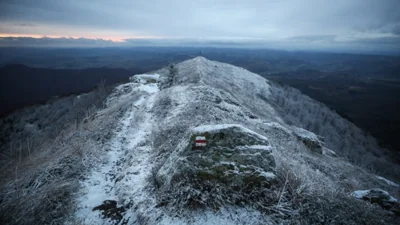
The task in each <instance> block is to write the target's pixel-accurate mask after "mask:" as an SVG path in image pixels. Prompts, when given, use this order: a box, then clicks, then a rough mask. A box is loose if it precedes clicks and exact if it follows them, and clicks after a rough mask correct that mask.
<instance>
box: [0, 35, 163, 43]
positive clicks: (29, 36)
mask: <svg viewBox="0 0 400 225" xmlns="http://www.w3.org/2000/svg"><path fill="white" fill-rule="evenodd" d="M5 37H15V38H19V37H27V38H72V39H79V38H85V39H91V40H97V39H101V40H106V41H112V42H116V43H123V42H125V40H126V39H163V37H156V36H130V37H118V36H116V37H113V36H112V37H93V36H61V35H40V34H11V33H0V38H5Z"/></svg>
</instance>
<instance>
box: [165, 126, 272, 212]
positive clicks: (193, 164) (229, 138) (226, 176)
mask: <svg viewBox="0 0 400 225" xmlns="http://www.w3.org/2000/svg"><path fill="white" fill-rule="evenodd" d="M196 137H201V138H200V140H201V143H203V144H202V145H201V146H200V147H196V139H197V138H196ZM204 144H205V146H204ZM271 153H272V149H271V146H269V144H268V140H267V139H266V138H265V137H263V136H261V135H259V134H257V133H255V132H253V131H251V130H248V129H246V128H244V127H242V126H239V125H212V126H200V127H196V128H194V129H193V130H192V134H191V136H190V137H189V141H188V142H187V145H186V147H185V148H184V149H183V150H182V151H181V152H180V153H179V155H178V157H173V158H170V159H169V160H172V161H173V162H170V163H168V162H167V163H166V164H165V165H174V166H173V167H172V168H171V167H169V168H166V167H168V166H163V167H162V168H161V169H160V171H159V172H158V174H157V181H158V182H159V184H160V185H161V189H163V190H164V191H165V193H168V194H167V195H164V201H165V198H168V195H169V197H171V196H174V197H173V198H174V200H177V199H180V200H183V201H184V202H186V203H187V204H194V202H195V203H196V205H206V206H214V207H217V206H218V205H222V204H223V203H226V202H228V203H237V202H238V201H239V202H245V201H246V199H244V198H245V193H247V192H251V191H252V190H254V189H255V188H260V189H262V188H268V187H269V186H270V185H271V184H272V183H273V182H274V181H275V180H276V176H275V171H274V168H275V160H274V157H273V156H272V154H271ZM182 190H185V191H182Z"/></svg>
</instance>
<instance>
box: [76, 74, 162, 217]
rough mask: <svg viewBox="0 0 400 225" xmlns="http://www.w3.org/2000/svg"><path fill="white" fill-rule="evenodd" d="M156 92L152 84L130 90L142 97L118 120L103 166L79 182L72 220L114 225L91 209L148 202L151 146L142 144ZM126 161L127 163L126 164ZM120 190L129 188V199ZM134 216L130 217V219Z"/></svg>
mask: <svg viewBox="0 0 400 225" xmlns="http://www.w3.org/2000/svg"><path fill="white" fill-rule="evenodd" d="M155 77H156V76H155ZM157 77H158V75H157ZM158 90H159V89H158V87H157V85H156V84H154V83H150V84H143V83H142V84H140V85H139V86H138V87H136V88H135V90H133V91H132V92H135V91H140V92H143V94H142V95H140V97H139V99H138V100H137V101H136V102H134V103H132V106H131V107H129V110H128V111H127V112H126V113H125V115H124V116H123V117H122V118H121V120H120V124H119V126H118V127H117V129H116V132H115V134H114V137H113V138H112V139H111V140H110V141H109V143H108V144H106V151H105V152H106V154H105V155H104V163H103V164H102V165H99V166H98V167H97V168H93V171H92V173H91V175H90V176H89V177H88V178H87V179H86V180H84V181H83V182H82V183H81V184H82V187H83V188H82V193H80V197H79V198H78V208H77V211H76V215H75V217H76V218H77V219H78V221H80V222H82V223H83V224H114V223H115V221H111V220H107V219H104V218H102V215H101V212H100V211H93V208H94V207H96V206H99V205H101V204H102V203H103V201H105V200H115V201H117V202H118V206H120V204H121V203H122V204H123V205H126V204H132V202H134V203H135V204H134V205H136V206H137V205H138V204H140V203H141V202H144V201H148V200H149V199H151V198H148V196H145V195H146V191H145V188H146V185H147V183H148V182H147V181H146V179H147V177H148V176H149V175H150V173H151V168H152V162H151V161H150V160H149V159H150V155H151V146H148V145H144V144H143V143H144V142H145V140H146V139H148V135H149V134H150V132H151V129H152V123H151V120H152V114H151V113H150V109H151V107H152V105H153V103H154V98H155V94H156V93H157V92H158ZM126 160H129V163H126ZM128 165H129V166H128ZM123 189H129V193H130V196H129V197H127V198H124V197H125V196H121V195H124V193H126V191H124V190H123ZM121 197H122V198H121ZM127 201H130V202H131V203H129V202H127ZM134 217H135V216H134V215H130V216H129V218H131V219H132V218H134ZM132 222H133V221H129V223H132Z"/></svg>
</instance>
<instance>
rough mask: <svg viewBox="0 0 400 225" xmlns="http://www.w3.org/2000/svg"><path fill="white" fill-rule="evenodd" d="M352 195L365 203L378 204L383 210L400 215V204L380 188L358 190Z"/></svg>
mask: <svg viewBox="0 0 400 225" xmlns="http://www.w3.org/2000/svg"><path fill="white" fill-rule="evenodd" d="M351 195H352V196H353V197H355V198H358V199H362V200H364V201H368V202H371V203H376V204H378V205H380V206H382V208H384V209H387V210H390V211H392V212H394V213H395V214H396V215H400V203H399V202H398V201H397V199H395V198H393V197H392V196H390V195H389V193H387V192H386V191H384V190H381V189H378V188H375V189H371V190H358V191H354V192H353V193H352V194H351Z"/></svg>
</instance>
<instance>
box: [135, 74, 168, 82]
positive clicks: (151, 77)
mask: <svg viewBox="0 0 400 225" xmlns="http://www.w3.org/2000/svg"><path fill="white" fill-rule="evenodd" d="M159 78H160V75H159V74H139V75H135V76H133V77H131V78H129V80H130V81H133V82H135V83H141V84H146V83H148V82H149V81H150V80H155V81H157V80H158V79H159Z"/></svg>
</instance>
